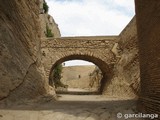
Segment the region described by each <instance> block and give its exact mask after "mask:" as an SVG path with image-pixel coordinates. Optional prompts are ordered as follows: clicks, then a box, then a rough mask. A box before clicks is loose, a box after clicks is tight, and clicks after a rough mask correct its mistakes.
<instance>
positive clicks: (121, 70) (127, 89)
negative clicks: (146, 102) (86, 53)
mask: <svg viewBox="0 0 160 120" xmlns="http://www.w3.org/2000/svg"><path fill="white" fill-rule="evenodd" d="M112 51H113V52H114V53H115V56H116V58H117V61H116V63H115V66H114V77H113V79H112V80H111V83H110V84H111V85H110V86H108V88H106V90H105V94H106V95H110V96H119V95H121V96H124V97H136V96H137V94H138V91H139V82H140V78H139V74H140V72H139V60H138V46H137V30H136V20H135V18H133V19H132V20H131V21H130V23H129V24H128V25H127V26H126V28H125V29H124V30H123V31H122V32H121V34H120V35H119V37H118V39H117V43H115V45H114V47H113V49H112Z"/></svg>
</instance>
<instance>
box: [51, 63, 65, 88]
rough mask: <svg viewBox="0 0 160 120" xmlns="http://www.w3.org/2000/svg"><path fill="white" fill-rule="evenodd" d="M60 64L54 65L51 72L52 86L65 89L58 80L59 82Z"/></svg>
mask: <svg viewBox="0 0 160 120" xmlns="http://www.w3.org/2000/svg"><path fill="white" fill-rule="evenodd" d="M62 68H63V67H62V64H60V65H56V66H55V68H54V70H53V79H54V84H55V87H56V88H57V87H66V85H64V84H63V83H62V82H61V81H60V80H61V77H62V76H61V74H62Z"/></svg>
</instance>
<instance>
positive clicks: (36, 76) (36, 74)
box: [0, 0, 47, 100]
mask: <svg viewBox="0 0 160 120" xmlns="http://www.w3.org/2000/svg"><path fill="white" fill-rule="evenodd" d="M39 27H40V26H39V2H38V0H21V1H17V0H11V1H10V0H1V1H0V99H2V98H5V97H8V98H12V100H15V99H18V100H20V99H21V98H23V99H24V98H34V97H36V96H39V95H41V94H44V93H46V89H47V86H46V85H45V81H44V80H43V75H42V74H41V71H40V69H39V68H38V65H37V63H38V62H39V61H38V58H39V57H40V53H39V51H40V50H39V48H40V40H39V39H40V28H39Z"/></svg>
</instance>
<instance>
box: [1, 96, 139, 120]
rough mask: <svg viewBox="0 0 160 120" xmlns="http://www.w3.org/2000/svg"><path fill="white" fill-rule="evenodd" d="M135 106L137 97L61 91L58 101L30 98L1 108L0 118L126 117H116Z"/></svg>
mask: <svg viewBox="0 0 160 120" xmlns="http://www.w3.org/2000/svg"><path fill="white" fill-rule="evenodd" d="M135 106H136V100H129V99H128V100H123V99H122V100H117V99H116V98H106V97H103V96H98V95H90V96H85V95H83V96H82V95H59V101H56V102H55V101H52V100H48V101H45V102H44V101H43V102H36V103H35V102H34V104H33V103H32V102H28V103H25V104H19V105H16V106H12V107H8V108H6V107H5V108H1V109H0V120H124V118H121V119H119V118H117V113H122V114H127V113H130V114H131V113H134V112H135V111H136V107H135ZM129 120H138V119H129Z"/></svg>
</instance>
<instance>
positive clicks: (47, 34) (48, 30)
mask: <svg viewBox="0 0 160 120" xmlns="http://www.w3.org/2000/svg"><path fill="white" fill-rule="evenodd" d="M53 36H54V35H53V33H52V30H51V29H49V27H48V25H46V37H53Z"/></svg>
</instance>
